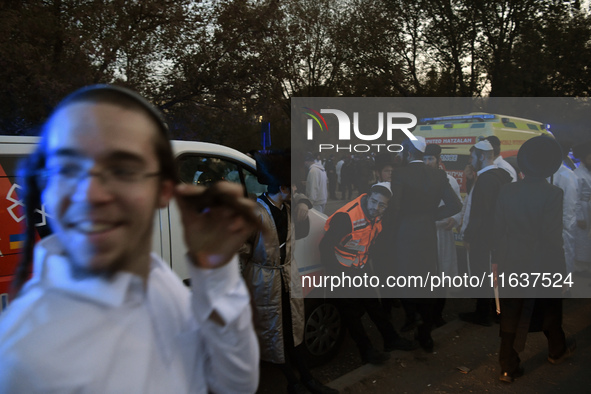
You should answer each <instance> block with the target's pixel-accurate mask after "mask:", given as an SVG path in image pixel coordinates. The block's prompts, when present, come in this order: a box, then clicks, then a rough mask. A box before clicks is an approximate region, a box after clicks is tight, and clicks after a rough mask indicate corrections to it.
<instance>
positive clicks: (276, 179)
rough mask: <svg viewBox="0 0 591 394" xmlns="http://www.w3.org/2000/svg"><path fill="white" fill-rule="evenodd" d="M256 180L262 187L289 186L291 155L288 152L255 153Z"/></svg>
mask: <svg viewBox="0 0 591 394" xmlns="http://www.w3.org/2000/svg"><path fill="white" fill-rule="evenodd" d="M254 158H255V160H256V162H257V180H258V181H259V183H260V184H262V185H273V186H290V185H291V153H290V152H289V151H283V150H281V151H266V152H255V154H254Z"/></svg>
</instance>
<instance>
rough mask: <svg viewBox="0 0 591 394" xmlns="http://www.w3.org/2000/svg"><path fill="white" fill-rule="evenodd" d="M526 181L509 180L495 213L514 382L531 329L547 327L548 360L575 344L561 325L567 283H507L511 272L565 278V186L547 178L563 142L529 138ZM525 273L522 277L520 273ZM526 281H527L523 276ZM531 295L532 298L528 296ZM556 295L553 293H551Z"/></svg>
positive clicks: (523, 158)
mask: <svg viewBox="0 0 591 394" xmlns="http://www.w3.org/2000/svg"><path fill="white" fill-rule="evenodd" d="M517 160H518V164H519V167H520V169H521V171H522V172H523V173H524V174H525V179H524V180H523V181H522V182H518V183H510V184H508V185H506V186H504V187H503V189H502V190H501V192H500V194H499V197H498V201H497V208H496V213H495V225H494V245H495V247H494V251H493V262H494V263H496V264H498V273H499V274H501V273H502V274H504V276H505V286H502V287H500V288H499V293H500V295H501V297H502V296H503V295H506V296H509V297H519V298H501V300H500V306H501V308H500V309H501V327H500V333H499V334H500V337H501V346H500V350H499V362H500V364H501V375H500V376H499V379H500V380H502V381H504V382H508V383H511V382H513V380H514V379H515V378H516V377H519V376H521V375H522V374H523V369H522V368H521V367H520V366H519V362H520V360H519V355H518V352H520V351H522V350H523V349H524V346H525V338H526V335H527V332H528V331H543V332H544V334H545V335H546V338H547V339H548V361H549V362H551V363H553V364H558V363H560V362H561V361H563V360H564V359H565V358H566V357H568V356H570V355H571V354H572V353H573V351H574V349H575V346H576V345H575V342H574V339H572V340H569V341H568V342H567V341H566V339H565V334H564V331H563V330H562V298H561V297H562V288H554V287H552V286H550V287H545V285H544V284H543V279H540V280H539V281H538V282H537V285H536V286H535V287H534V285H533V282H534V277H528V279H529V283H528V284H529V285H528V286H525V287H520V288H512V289H510V288H508V286H507V282H506V281H507V278H508V277H509V275H511V274H523V273H526V274H529V273H535V272H538V273H543V274H550V278H552V283H554V281H555V279H556V278H557V276H555V275H558V274H559V275H561V276H562V278H565V275H566V265H565V260H564V250H563V247H562V244H563V240H562V196H563V192H562V189H560V188H558V187H556V186H554V185H551V184H550V183H548V182H547V181H546V177H548V176H550V175H552V174H554V173H555V172H556V170H558V168H559V167H560V164H561V162H562V152H561V149H560V146H559V145H558V143H557V142H556V141H555V140H554V139H552V138H549V137H544V136H540V137H535V138H532V139H530V140H528V141H526V142H525V143H524V144H523V146H522V147H521V149H520V150H519V153H518V156H517ZM520 278H522V277H521V276H520ZM520 282H521V283H525V282H524V281H523V280H521V279H520ZM525 297H532V298H525ZM548 297H551V298H548Z"/></svg>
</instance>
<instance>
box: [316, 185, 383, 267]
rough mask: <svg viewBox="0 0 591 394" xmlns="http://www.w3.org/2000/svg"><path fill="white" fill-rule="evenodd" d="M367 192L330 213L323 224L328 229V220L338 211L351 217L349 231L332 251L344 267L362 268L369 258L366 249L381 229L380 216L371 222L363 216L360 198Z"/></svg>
mask: <svg viewBox="0 0 591 394" xmlns="http://www.w3.org/2000/svg"><path fill="white" fill-rule="evenodd" d="M366 196H367V194H362V195H361V196H359V197H357V198H356V199H355V200H353V201H351V202H350V203H348V204H346V205H344V206H343V207H342V208H341V209H339V210H338V211H336V212H335V213H334V214H332V216H331V217H329V218H328V220H327V221H326V224H325V225H324V230H326V231H328V229H329V227H330V222H331V220H332V218H333V217H334V215H336V214H337V213H339V212H343V213H346V214H347V215H349V218H351V224H352V227H353V228H352V230H351V233H349V234H347V235H346V236H344V237H343V238H342V239H341V240H340V242H339V243H338V244H337V245H336V246H335V248H334V252H335V256H336V258H337V260H338V261H339V263H340V264H341V265H343V266H345V267H357V268H363V266H364V265H365V264H366V263H367V260H368V258H369V255H368V249H369V246H370V245H371V243H372V242H373V240H374V239H375V237H376V235H378V233H379V232H380V231H382V222H381V217H378V218H376V219H375V220H374V221H373V222H372V221H371V220H369V219H367V217H366V216H365V213H364V212H363V209H362V208H361V199H362V198H363V197H366Z"/></svg>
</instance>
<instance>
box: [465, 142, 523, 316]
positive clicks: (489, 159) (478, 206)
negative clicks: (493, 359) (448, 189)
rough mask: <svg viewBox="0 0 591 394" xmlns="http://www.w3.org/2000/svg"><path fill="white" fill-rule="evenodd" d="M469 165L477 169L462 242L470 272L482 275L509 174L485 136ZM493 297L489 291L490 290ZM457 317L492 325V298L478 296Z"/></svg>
mask: <svg viewBox="0 0 591 394" xmlns="http://www.w3.org/2000/svg"><path fill="white" fill-rule="evenodd" d="M471 156H472V166H474V168H475V169H476V171H477V178H476V183H475V184H474V189H473V190H472V193H471V194H470V196H471V197H470V198H471V199H472V202H471V207H470V213H469V221H468V226H467V227H466V229H465V230H464V246H465V247H466V249H467V250H468V253H469V255H468V256H469V268H470V275H471V276H477V277H479V278H481V277H482V275H483V274H485V273H486V275H488V273H490V272H491V266H490V263H491V260H490V259H491V254H490V253H491V249H492V233H493V225H494V218H495V216H494V215H495V207H496V203H497V197H498V195H499V192H500V190H501V187H502V186H503V185H505V184H507V183H509V182H511V179H512V178H511V175H509V173H508V172H507V171H505V170H502V169H500V168H497V166H496V165H495V164H494V159H495V158H494V153H493V147H492V145H491V144H490V142H488V141H486V140H484V141H480V142H478V143H477V144H476V145H474V146H473V147H472V149H471ZM490 296H491V297H492V292H491V294H490ZM459 317H460V319H462V320H464V321H468V322H471V323H475V324H480V325H483V326H490V325H492V303H491V298H478V300H477V302H476V310H475V311H474V312H466V313H460V314H459Z"/></svg>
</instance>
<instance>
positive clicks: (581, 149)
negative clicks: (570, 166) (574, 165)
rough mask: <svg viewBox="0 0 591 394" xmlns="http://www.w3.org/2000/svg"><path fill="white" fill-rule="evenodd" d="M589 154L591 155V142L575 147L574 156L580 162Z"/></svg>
mask: <svg viewBox="0 0 591 394" xmlns="http://www.w3.org/2000/svg"><path fill="white" fill-rule="evenodd" d="M589 153H591V141H587V142H583V143H582V144H578V145H575V146H573V156H574V157H576V158H577V159H579V160H583V159H584V158H585V156H587V155H588V154H589Z"/></svg>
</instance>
